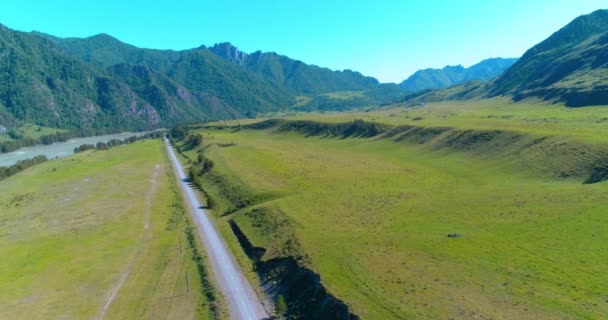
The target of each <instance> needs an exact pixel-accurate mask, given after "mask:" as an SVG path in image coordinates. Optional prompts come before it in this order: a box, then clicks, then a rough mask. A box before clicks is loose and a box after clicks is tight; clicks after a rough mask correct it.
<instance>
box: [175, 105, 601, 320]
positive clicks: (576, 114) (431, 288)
mask: <svg viewBox="0 0 608 320" xmlns="http://www.w3.org/2000/svg"><path fill="white" fill-rule="evenodd" d="M607 117H608V109H605V108H604V109H602V108H600V107H592V108H583V109H566V108H564V107H562V106H558V105H551V106H547V105H542V104H535V103H530V104H527V105H526V104H510V103H506V102H504V101H501V100H492V101H480V102H470V103H468V104H467V103H442V104H436V105H428V106H427V107H425V108H421V109H418V108H417V109H405V108H403V107H399V106H396V107H391V108H388V109H386V110H380V111H376V112H367V113H356V114H330V115H312V114H311V115H301V116H297V117H291V118H289V119H300V120H301V119H307V120H315V121H322V122H339V121H352V120H353V119H355V118H363V119H365V120H369V121H376V122H380V123H384V124H386V125H387V127H388V128H389V129H387V130H390V128H391V126H397V125H408V126H417V128H418V129H420V128H438V127H446V128H447V129H445V131H439V132H438V133H437V134H436V135H431V136H430V137H429V136H427V135H425V134H423V133H420V132H426V131H424V130H418V129H416V130H418V131H416V130H414V131H416V132H418V133H417V135H410V136H407V135H406V136H401V137H402V138H401V139H400V138H399V137H400V135H399V134H398V133H397V134H395V135H391V136H380V135H378V136H374V137H370V138H352V137H351V138H345V139H342V138H340V136H339V135H337V136H335V137H332V136H331V135H329V136H326V135H324V134H320V135H314V136H308V137H307V135H305V134H302V133H301V132H295V131H293V130H292V131H289V130H278V129H277V127H276V126H275V127H273V128H270V129H266V130H249V129H244V128H243V129H241V130H233V129H229V128H225V129H217V128H215V129H214V128H206V129H199V130H198V132H199V133H201V134H202V135H203V137H204V141H205V147H204V148H203V151H202V153H203V154H204V155H205V157H208V158H210V159H211V160H213V162H214V164H215V166H214V168H213V169H212V170H211V171H210V172H208V173H205V174H204V175H202V179H201V181H202V183H203V187H204V188H205V189H206V191H207V192H208V193H209V194H210V195H211V197H212V198H214V201H215V204H214V206H215V212H216V214H217V215H218V216H219V215H223V216H222V217H220V218H219V221H228V220H229V219H234V220H235V221H236V222H237V223H238V225H239V226H240V227H241V229H242V230H244V232H245V233H246V234H247V236H248V238H249V239H250V240H251V241H252V242H253V244H254V245H256V246H260V247H264V248H266V249H268V251H267V252H266V254H265V256H264V259H270V258H272V257H277V256H286V255H303V256H305V259H304V261H305V263H306V265H307V266H308V267H310V268H311V269H313V270H314V271H316V272H318V273H319V274H320V275H321V280H322V283H323V284H324V285H325V286H326V287H327V288H328V289H329V291H330V292H331V293H332V294H334V295H335V296H337V297H338V298H340V299H341V300H343V301H345V302H346V303H347V304H348V305H349V306H350V307H351V309H352V311H354V313H356V314H357V315H359V316H361V317H362V318H363V319H391V318H395V319H399V318H402V319H600V318H606V317H608V300H607V298H608V297H607V296H606V292H607V291H606V283H608V275H607V273H606V270H607V269H606V266H607V265H608V251H607V250H608V249H607V247H606V243H607V241H608V215H606V214H607V213H608V208H607V207H606V203H608V182H607V181H604V182H599V183H591V184H583V181H585V179H587V178H588V175H589V174H591V173H592V171H593V170H592V169H593V165H594V163H597V164H598V165H601V164H602V163H600V161H605V160H606V158H605V155H606V151H607V150H608V144H607V143H606V140H605V133H606V132H607V131H608V122H607V121H605V120H602V119H606V118H607ZM416 118H419V119H416ZM241 123H244V122H241ZM220 124H224V125H226V124H231V123H227V122H223V123H220ZM490 130H491V131H490ZM463 132H464V133H463ZM488 132H495V133H496V132H497V133H496V134H495V135H491V136H490V138H483V139H481V140H471V137H480V136H481V137H486V136H485V135H486V134H487V133H488ZM539 138H540V139H539ZM603 138H604V139H603ZM459 139H460V140H459ZM484 139H485V140H484ZM535 141H536V142H535ZM532 142H534V143H532ZM187 154H189V155H190V157H191V158H193V159H194V158H195V157H196V151H195V150H191V151H189V152H187ZM222 229H223V230H224V233H225V236H226V237H227V238H228V239H229V241H231V246H233V247H237V246H238V245H237V244H235V243H236V240H235V238H234V236H233V235H232V234H231V233H230V230H229V229H228V228H226V227H222ZM450 233H457V234H459V235H460V237H457V238H449V237H447V235H448V234H450ZM287 238H289V239H291V240H293V241H291V242H288V241H287ZM288 243H289V245H287V244H288ZM237 256H239V257H241V259H240V260H241V261H242V262H243V264H244V265H245V266H247V262H246V261H245V260H243V254H242V253H239V252H237Z"/></svg>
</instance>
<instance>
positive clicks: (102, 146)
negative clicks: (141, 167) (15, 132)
mask: <svg viewBox="0 0 608 320" xmlns="http://www.w3.org/2000/svg"><path fill="white" fill-rule="evenodd" d="M163 134H164V133H163V132H162V131H154V132H149V133H146V134H145V135H143V136H139V137H137V136H132V137H129V138H126V139H124V140H119V139H112V140H110V141H108V142H98V143H97V144H96V145H93V144H83V145H81V146H78V147H76V148H74V153H78V152H82V151H85V150H91V149H96V150H108V149H110V148H113V147H116V146H120V145H123V144H130V143H133V142H136V141H139V140H144V139H158V138H161V137H162V136H163ZM46 161H48V158H47V157H46V156H43V155H39V156H35V157H33V158H31V159H26V160H19V161H17V163H15V164H14V165H12V166H9V167H1V166H0V180H2V179H5V178H8V177H10V176H12V175H14V174H16V173H18V172H21V171H23V170H25V169H27V168H29V167H32V166H35V165H37V164H39V163H43V162H46Z"/></svg>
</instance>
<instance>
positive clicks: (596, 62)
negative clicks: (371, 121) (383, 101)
mask: <svg viewBox="0 0 608 320" xmlns="http://www.w3.org/2000/svg"><path fill="white" fill-rule="evenodd" d="M497 96H508V97H511V98H512V99H513V100H514V101H519V100H522V99H526V98H536V99H542V100H545V101H549V102H554V103H565V104H566V105H567V106H570V107H580V106H590V105H608V10H597V11H595V12H592V13H590V14H587V15H583V16H580V17H578V18H576V19H574V20H573V21H572V22H570V23H569V24H568V25H566V26H564V27H563V28H561V29H560V30H558V31H557V32H555V33H554V34H552V35H551V36H550V37H549V38H547V39H546V40H544V41H542V42H541V43H539V44H537V45H535V46H534V47H532V48H530V49H529V50H528V51H526V53H525V54H524V55H523V56H522V57H521V58H520V59H519V60H518V61H517V62H516V63H515V64H513V65H512V66H511V67H510V68H509V69H507V70H506V71H505V72H504V73H503V74H502V75H500V76H499V77H497V78H495V79H493V80H490V81H488V82H486V83H479V82H477V83H476V82H469V83H465V84H462V85H459V86H456V87H452V88H448V89H443V90H436V91H432V92H422V93H420V94H418V95H414V96H410V97H408V98H406V100H407V101H409V102H410V103H412V104H417V103H419V102H424V101H438V100H462V99H471V98H491V97H497Z"/></svg>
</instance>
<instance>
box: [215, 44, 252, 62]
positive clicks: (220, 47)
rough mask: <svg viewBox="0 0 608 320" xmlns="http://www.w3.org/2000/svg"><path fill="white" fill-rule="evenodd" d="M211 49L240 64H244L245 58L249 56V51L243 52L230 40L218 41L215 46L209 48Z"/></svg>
mask: <svg viewBox="0 0 608 320" xmlns="http://www.w3.org/2000/svg"><path fill="white" fill-rule="evenodd" d="M209 50H211V52H213V53H215V54H216V55H218V56H220V57H222V58H224V59H226V60H228V61H230V62H232V63H236V64H238V65H241V64H243V63H244V61H245V58H247V53H245V52H242V51H241V50H239V48H237V47H235V46H233V45H232V44H231V43H230V42H222V43H216V44H215V45H214V46H213V47H211V48H209Z"/></svg>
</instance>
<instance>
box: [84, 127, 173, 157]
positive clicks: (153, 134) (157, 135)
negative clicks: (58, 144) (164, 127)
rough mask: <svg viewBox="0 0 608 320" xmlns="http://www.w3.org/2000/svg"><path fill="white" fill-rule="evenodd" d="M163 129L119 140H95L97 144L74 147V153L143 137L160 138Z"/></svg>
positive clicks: (106, 147) (118, 144) (112, 145)
mask: <svg viewBox="0 0 608 320" xmlns="http://www.w3.org/2000/svg"><path fill="white" fill-rule="evenodd" d="M163 134H164V133H163V131H160V130H157V131H154V132H149V133H146V134H144V135H143V136H132V137H128V138H126V139H124V140H120V139H112V140H110V141H108V142H101V141H100V142H97V144H95V145H93V144H82V145H80V146H78V147H76V148H74V153H78V152H83V151H86V150H93V149H96V150H108V149H110V148H113V147H117V146H120V145H123V144H131V143H133V142H135V141H139V140H144V139H158V138H162V136H163Z"/></svg>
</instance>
